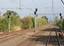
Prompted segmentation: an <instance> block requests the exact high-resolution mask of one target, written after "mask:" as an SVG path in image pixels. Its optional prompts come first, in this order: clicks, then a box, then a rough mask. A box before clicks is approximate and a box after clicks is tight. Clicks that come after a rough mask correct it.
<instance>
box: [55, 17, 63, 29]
mask: <svg viewBox="0 0 64 46" xmlns="http://www.w3.org/2000/svg"><path fill="white" fill-rule="evenodd" d="M55 24H56V25H57V26H58V27H59V28H61V29H62V30H64V19H62V20H61V19H58V18H57V17H56V18H55Z"/></svg>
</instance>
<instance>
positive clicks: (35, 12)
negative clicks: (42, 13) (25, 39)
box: [34, 8, 38, 32]
mask: <svg viewBox="0 0 64 46" xmlns="http://www.w3.org/2000/svg"><path fill="white" fill-rule="evenodd" d="M37 11H38V9H37V8H35V11H34V15H35V30H34V32H35V31H36V27H37V26H36V25H37V22H36V17H37V16H38V15H37Z"/></svg>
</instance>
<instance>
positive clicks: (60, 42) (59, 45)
mask: <svg viewBox="0 0 64 46" xmlns="http://www.w3.org/2000/svg"><path fill="white" fill-rule="evenodd" d="M50 43H52V45H50ZM46 46H64V39H61V38H60V37H59V36H58V33H57V31H56V32H55V36H53V37H52V32H51V31H50V33H49V37H48V39H47V42H46Z"/></svg>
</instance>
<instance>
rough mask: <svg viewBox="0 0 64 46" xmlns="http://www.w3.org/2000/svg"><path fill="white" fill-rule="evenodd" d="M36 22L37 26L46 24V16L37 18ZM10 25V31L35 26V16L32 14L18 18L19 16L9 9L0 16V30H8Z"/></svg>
mask: <svg viewBox="0 0 64 46" xmlns="http://www.w3.org/2000/svg"><path fill="white" fill-rule="evenodd" d="M36 21H37V23H38V25H39V26H43V25H45V24H47V22H48V19H47V17H46V16H43V17H40V18H37V20H36ZM9 26H10V31H16V29H18V28H19V29H20V30H21V29H32V28H34V27H35V18H34V17H32V16H27V17H24V18H20V16H19V15H18V14H17V13H16V12H15V11H11V10H7V11H6V12H5V13H4V14H3V15H2V16H0V31H2V32H8V31H9Z"/></svg>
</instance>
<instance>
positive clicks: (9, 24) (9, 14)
mask: <svg viewBox="0 0 64 46" xmlns="http://www.w3.org/2000/svg"><path fill="white" fill-rule="evenodd" d="M10 16H11V13H10V12H9V13H8V18H9V23H8V30H9V32H10V26H11V18H10Z"/></svg>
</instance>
